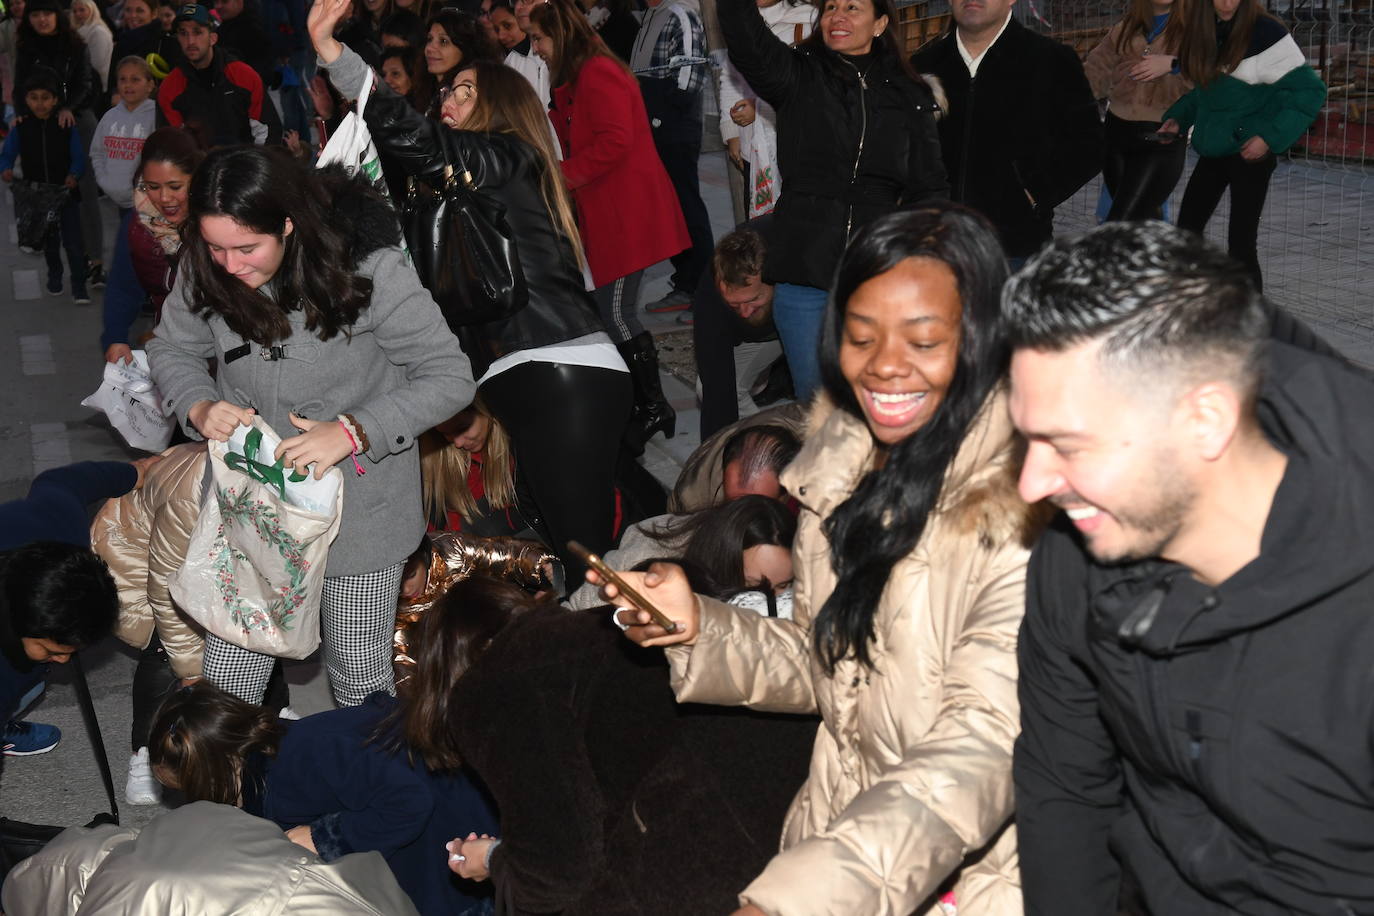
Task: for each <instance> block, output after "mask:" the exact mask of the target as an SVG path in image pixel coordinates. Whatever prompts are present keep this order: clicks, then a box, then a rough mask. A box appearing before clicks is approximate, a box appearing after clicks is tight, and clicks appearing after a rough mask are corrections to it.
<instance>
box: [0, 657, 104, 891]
mask: <svg viewBox="0 0 1374 916" xmlns="http://www.w3.org/2000/svg"><path fill="white" fill-rule="evenodd" d="M68 665H69V666H70V668H71V672H72V686H74V687H75V688H76V699H77V703H78V704H79V705H80V706H81V718H82V720H83V721H84V722H85V723H86V735H87V736H88V737H89V738H90V739H91V749H92V750H93V751H94V752H95V761H96V763H97V764H98V765H99V767H100V776H101V779H102V781H103V782H104V783H105V796H106V800H107V801H109V803H110V810H109V811H108V812H105V811H102V812H101V813H99V814H97V815H96V816H95V817H94V818H92V819H91V820H90V822H89V823H87V824H86V825H85V826H87V827H99V826H100V825H101V824H118V823H119V805H117V804H116V803H115V794H114V777H113V776H111V775H110V758H109V755H108V754H106V753H105V740H104V739H103V738H102V737H101V736H100V721H99V720H98V719H97V718H96V715H95V704H94V703H93V702H91V687H90V685H89V684H87V683H86V670H85V669H84V668H83V667H82V666H81V655H80V654H79V653H78V654H76V655H73V656H72V659H71V661H70V662H68ZM66 829H67V828H66V827H58V826H54V825H51V824H29V823H25V822H24V821H15V820H10V819H9V818H7V817H0V884H3V883H4V880H5V878H6V877H8V876H9V873H10V870H11V869H12V868H14V866H16V865H18V864H19V863H20V862H22V861H24V860H25V859H27V858H28V857H29V856H31V855H33V854H34V853H36V852H38V851H39V850H41V849H42V848H43V847H44V846H46V845H48V843H49V841H51V840H52V839H53V837H55V836H57V835H58V834H59V833H61V832H62V831H63V830H66Z"/></svg>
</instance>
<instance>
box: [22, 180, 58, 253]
mask: <svg viewBox="0 0 1374 916" xmlns="http://www.w3.org/2000/svg"><path fill="white" fill-rule="evenodd" d="M10 191H11V192H13V194H14V214H15V222H16V224H17V235H18V242H19V247H20V248H28V249H32V250H33V251H42V250H43V246H44V245H46V244H47V241H48V236H49V235H51V234H52V233H54V232H56V231H57V224H58V221H59V220H60V219H61V218H62V208H63V207H64V206H66V204H67V201H68V200H70V199H71V196H72V191H71V188H69V187H67V186H66V185H62V184H48V183H47V182H43V181H15V182H13V183H12V184H11V185H10Z"/></svg>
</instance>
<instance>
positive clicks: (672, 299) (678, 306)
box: [644, 289, 692, 315]
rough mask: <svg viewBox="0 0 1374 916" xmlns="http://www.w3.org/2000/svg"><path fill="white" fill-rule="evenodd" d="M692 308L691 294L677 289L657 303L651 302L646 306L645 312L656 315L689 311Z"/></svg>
mask: <svg viewBox="0 0 1374 916" xmlns="http://www.w3.org/2000/svg"><path fill="white" fill-rule="evenodd" d="M691 307H692V296H691V294H690V293H687V292H684V291H683V290H680V289H675V290H672V291H671V292H669V293H668V295H666V296H664V297H663V298H662V299H659V300H658V301H657V302H650V303H649V304H648V305H646V306H644V311H646V312H649V313H651V314H655V315H656V314H659V313H661V312H680V311H682V310H683V309H689V308H691Z"/></svg>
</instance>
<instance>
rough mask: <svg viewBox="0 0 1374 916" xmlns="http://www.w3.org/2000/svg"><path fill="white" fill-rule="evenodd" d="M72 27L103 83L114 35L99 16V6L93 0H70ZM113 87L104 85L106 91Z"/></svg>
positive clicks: (111, 90)
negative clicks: (79, 37) (84, 45)
mask: <svg viewBox="0 0 1374 916" xmlns="http://www.w3.org/2000/svg"><path fill="white" fill-rule="evenodd" d="M72 28H74V29H76V34H78V35H80V36H81V40H82V41H84V42H85V43H86V53H87V54H89V55H90V58H91V66H92V67H94V68H95V75H96V78H97V79H99V80H100V81H101V83H102V84H103V83H104V80H105V73H106V71H108V70H109V69H110V55H111V54H113V53H114V35H113V34H111V32H110V27H109V26H107V25H106V24H105V20H104V19H101V18H100V7H98V6H96V5H95V0H72ZM114 88H115V87H114V86H104V89H105V90H106V91H107V92H113V91H114Z"/></svg>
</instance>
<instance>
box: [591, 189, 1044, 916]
mask: <svg viewBox="0 0 1374 916" xmlns="http://www.w3.org/2000/svg"><path fill="white" fill-rule="evenodd" d="M1005 279H1006V264H1005V260H1004V258H1003V256H1002V251H1001V247H1000V246H999V245H998V243H997V238H996V235H995V234H994V232H993V230H992V228H991V226H990V225H988V223H987V222H986V221H985V220H983V218H982V217H980V216H977V215H976V214H974V213H973V212H972V211H970V210H966V209H963V208H961V207H957V206H956V205H953V204H943V205H938V206H934V207H930V208H927V209H921V210H915V211H908V212H903V213H895V214H891V215H889V216H884V217H881V218H879V219H877V220H876V221H874V222H873V223H872V224H870V225H869V226H868V227H866V228H865V229H863V230H862V231H860V232H859V233H858V234H857V235H856V236H855V238H854V241H853V242H852V243H851V244H850V245H849V247H848V249H847V250H846V251H845V253H844V256H843V258H842V259H841V261H840V265H839V270H838V272H837V274H836V282H835V290H834V295H833V297H832V304H831V306H830V308H829V310H828V312H827V313H826V316H825V321H824V328H823V338H822V345H821V354H820V363H821V377H822V379H823V382H824V396H823V397H822V398H820V399H819V400H818V401H817V404H816V406H815V407H814V408H813V412H812V417H811V423H810V426H811V429H812V430H813V431H812V433H811V434H810V435H809V436H808V437H807V439H806V442H805V444H804V445H803V446H802V451H801V453H800V454H799V455H798V456H797V458H796V460H795V461H793V462H792V464H791V465H789V466H788V468H787V470H786V471H785V472H784V473H783V484H784V485H785V486H786V488H787V491H788V492H789V493H792V494H795V495H796V499H797V500H798V502H799V503H800V504H801V514H800V517H799V519H798V522H797V541H796V546H795V549H794V551H793V556H794V560H795V569H794V573H795V577H796V580H795V581H796V602H795V604H794V608H793V619H792V620H790V621H788V620H778V619H765V618H760V617H758V616H756V615H753V614H751V613H750V612H747V611H740V610H739V609H736V608H733V607H730V606H728V605H724V604H721V603H720V602H717V601H713V600H711V599H710V598H706V597H704V596H699V595H696V596H694V595H692V594H691V592H690V590H689V589H687V587H686V579H685V577H684V576H683V575H682V573H681V571H680V570H678V569H677V568H676V567H673V566H670V565H664V566H660V567H657V568H656V569H654V570H652V571H650V572H649V573H648V574H645V575H637V574H634V573H622V575H625V576H626V577H627V578H628V579H629V581H630V584H631V585H632V586H633V587H635V588H636V589H638V590H639V591H640V592H641V593H643V594H644V595H645V596H646V597H648V599H649V600H651V601H653V602H654V603H655V604H656V605H658V607H659V608H660V609H662V610H663V611H664V612H665V613H666V614H667V615H668V616H669V617H671V618H673V619H674V620H675V621H677V622H678V627H677V629H676V630H675V631H674V632H673V633H671V634H665V632H664V631H663V630H662V629H660V628H659V627H657V626H655V625H652V624H648V623H647V622H646V623H641V625H639V626H631V627H630V629H629V631H628V635H629V636H630V638H631V639H633V640H635V641H636V642H640V643H643V644H648V645H666V646H671V647H672V648H670V649H669V650H668V656H669V659H670V660H671V662H672V667H673V678H674V690H675V692H676V694H677V698H678V700H679V702H700V703H718V704H724V705H748V706H753V707H755V708H760V709H767V710H770V711H775V712H817V711H819V712H820V714H821V716H822V718H823V719H824V720H825V725H824V726H823V727H822V728H821V730H820V732H819V734H818V736H817V739H816V746H815V752H814V755H813V758H812V768H811V778H810V780H809V781H808V783H807V784H806V785H805V786H804V787H803V788H802V790H801V792H800V793H799V794H798V796H797V798H796V800H795V801H794V802H793V806H792V811H791V814H790V815H789V818H788V821H787V825H786V827H785V828H784V834H783V838H782V852H781V853H779V854H778V855H777V856H776V857H775V858H774V859H773V860H772V862H771V863H770V864H769V865H768V867H767V868H766V869H765V870H764V871H763V873H762V874H761V875H760V876H759V877H758V878H756V879H755V880H754V882H753V883H752V884H750V885H749V886H748V887H747V888H745V890H744V891H743V892H742V894H741V896H742V897H743V898H744V899H745V900H747V901H749V905H748V906H746V907H745V908H744V910H742V911H741V913H748V914H760V913H790V912H834V913H911V912H916V911H920V912H937V910H924V909H921V907H922V905H923V904H925V905H929V904H930V903H931V901H933V900H934V899H936V897H937V895H938V894H939V893H941V892H944V891H951V894H950V896H952V897H953V898H954V899H953V901H952V902H953V903H954V904H955V905H956V906H957V907H958V909H959V911H960V912H962V913H989V914H999V916H1000V914H1015V913H1018V912H1020V889H1019V886H1018V882H1017V877H1016V865H1015V857H1016V841H1015V835H1014V831H1013V829H1012V827H1011V826H1010V819H1011V813H1012V787H1011V753H1012V743H1013V740H1014V738H1015V735H1016V732H1017V705H1016V676H1017V667H1016V633H1017V629H1018V627H1019V625H1020V620H1021V615H1022V609H1023V603H1024V587H1025V569H1026V561H1027V559H1028V556H1029V551H1028V549H1027V547H1028V545H1029V543H1030V540H1031V537H1032V535H1033V533H1034V527H1035V526H1034V523H1033V517H1032V515H1031V512H1030V510H1029V509H1028V507H1027V506H1026V505H1025V503H1023V502H1022V501H1021V500H1020V498H1019V497H1018V496H1017V494H1016V482H1015V476H1014V469H1015V464H1016V444H1015V435H1014V431H1013V430H1012V428H1011V423H1010V421H1009V419H1008V417H1007V409H1006V399H1005V393H1004V386H1003V378H1004V374H1005V368H1006V363H1007V348H1006V343H1005V339H1004V336H1003V333H1002V329H1001V318H1000V308H999V292H1000V289H1001V286H1002V283H1003V281H1004V280H1005ZM607 591H608V593H613V590H612V589H608V590H607ZM618 603H622V604H623V602H618ZM629 616H631V615H629V614H627V613H625V612H620V619H621V621H622V622H625V620H626V618H628V617H629ZM640 616H641V618H642V619H644V620H646V621H647V615H640ZM894 749H896V750H894ZM969 850H977V851H976V852H969Z"/></svg>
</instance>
